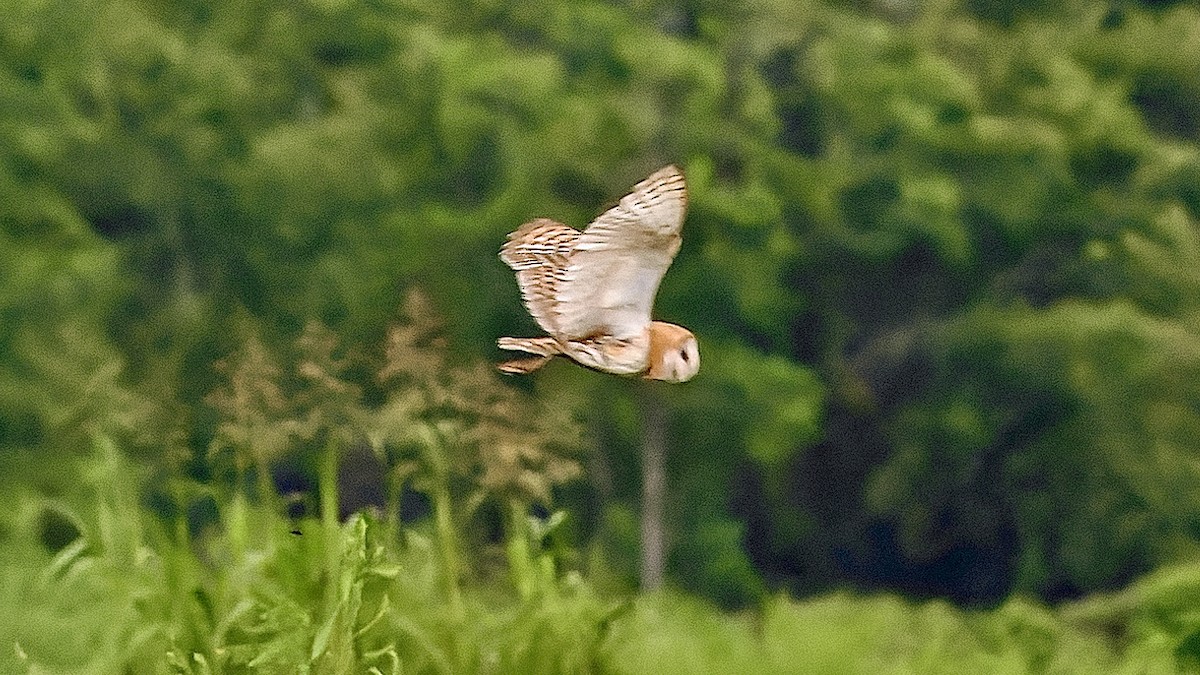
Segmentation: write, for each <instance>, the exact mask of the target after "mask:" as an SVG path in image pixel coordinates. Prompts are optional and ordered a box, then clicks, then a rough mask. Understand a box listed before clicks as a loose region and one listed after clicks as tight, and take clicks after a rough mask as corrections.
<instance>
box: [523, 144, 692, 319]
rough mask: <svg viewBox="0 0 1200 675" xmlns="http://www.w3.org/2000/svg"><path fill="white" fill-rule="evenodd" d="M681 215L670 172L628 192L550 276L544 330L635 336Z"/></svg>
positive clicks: (679, 186) (675, 242) (681, 195)
mask: <svg viewBox="0 0 1200 675" xmlns="http://www.w3.org/2000/svg"><path fill="white" fill-rule="evenodd" d="M686 210H687V188H686V186H685V185H684V180H683V174H682V173H680V171H679V169H677V168H675V167H674V166H667V167H664V168H662V169H659V170H658V171H656V172H654V173H653V174H651V175H650V177H649V178H647V179H646V180H643V181H642V182H640V183H638V184H637V185H635V186H633V191H632V192H630V193H629V194H628V195H626V196H624V197H622V198H621V201H620V202H619V203H617V205H616V206H614V207H612V208H611V209H609V210H608V211H605V212H604V213H603V214H601V215H600V217H599V218H596V220H594V221H593V222H592V224H591V225H589V226H588V227H587V229H585V230H584V231H583V232H582V233H580V234H579V236H578V239H577V240H576V241H574V243H573V250H572V251H571V253H570V255H569V256H568V259H567V262H568V264H567V265H566V267H565V269H564V270H563V273H562V275H561V276H556V282H555V283H556V288H555V290H556V293H557V296H556V297H557V303H555V304H554V310H555V313H556V315H557V316H556V318H555V319H554V320H553V321H552V323H553V325H554V328H555V329H554V330H550V329H549V328H547V330H548V331H550V332H551V333H552V334H554V335H556V336H559V337H562V338H568V339H580V338H586V337H590V336H595V335H612V336H614V337H617V338H628V337H633V336H637V335H641V334H642V332H643V331H644V330H646V328H647V326H649V325H650V310H651V308H652V307H653V305H654V296H655V295H656V294H657V293H658V285H659V282H661V281H662V278H663V275H664V274H666V272H667V268H668V267H670V266H671V261H672V260H674V258H675V254H676V253H678V252H679V245H680V241H681V237H680V230H681V229H682V227H683V217H684V213H685V211H686ZM534 222H537V221H534ZM567 229H570V228H567ZM519 231H520V230H518V232H519ZM572 231H574V230H572ZM522 289H524V284H522ZM530 311H531V312H533V307H532V306H530ZM534 315H535V317H536V316H537V313H536V312H534ZM538 322H539V323H542V321H541V319H539V320H538ZM542 327H543V328H546V324H545V323H542Z"/></svg>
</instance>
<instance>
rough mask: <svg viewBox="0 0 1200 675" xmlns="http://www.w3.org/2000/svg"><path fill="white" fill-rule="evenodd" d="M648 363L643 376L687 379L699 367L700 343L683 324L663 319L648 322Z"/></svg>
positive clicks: (677, 380)
mask: <svg viewBox="0 0 1200 675" xmlns="http://www.w3.org/2000/svg"><path fill="white" fill-rule="evenodd" d="M649 362H650V365H649V367H648V368H647V369H646V375H645V377H646V379H648V380H662V381H664V382H687V381H688V380H690V379H692V378H693V377H695V376H696V373H697V372H699V370H700V346H699V345H698V344H697V343H696V336H695V335H692V331H690V330H688V329H686V328H684V327H683V326H676V325H675V324H673V323H666V322H664V321H652V322H650V359H649Z"/></svg>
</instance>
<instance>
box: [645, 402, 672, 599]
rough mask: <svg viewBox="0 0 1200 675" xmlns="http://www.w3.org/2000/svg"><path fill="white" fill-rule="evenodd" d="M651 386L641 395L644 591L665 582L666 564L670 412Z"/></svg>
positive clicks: (653, 588) (655, 587)
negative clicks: (665, 522) (665, 511)
mask: <svg viewBox="0 0 1200 675" xmlns="http://www.w3.org/2000/svg"><path fill="white" fill-rule="evenodd" d="M651 386H652V385H645V389H643V391H642V396H641V402H642V570H641V571H642V577H641V584H642V590H643V591H652V590H655V589H657V588H659V587H660V586H662V583H663V574H664V570H665V566H666V541H665V535H666V530H665V526H664V522H663V520H664V502H665V500H666V494H667V467H666V464H667V416H666V411H664V410H663V406H662V403H661V402H660V401H659V400H658V397H657V396H655V395H654V391H653V390H652V389H651Z"/></svg>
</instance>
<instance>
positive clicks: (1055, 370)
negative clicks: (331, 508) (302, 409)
mask: <svg viewBox="0 0 1200 675" xmlns="http://www.w3.org/2000/svg"><path fill="white" fill-rule="evenodd" d="M6 12H7V14H6V20H5V22H4V24H3V26H0V85H2V86H0V200H2V201H0V219H2V223H0V224H2V230H0V237H2V239H0V263H2V264H0V279H3V284H2V285H0V313H2V314H0V316H3V319H4V321H3V324H2V326H0V383H2V384H3V386H2V387H0V446H2V448H0V452H3V453H4V454H3V457H4V462H6V463H7V464H10V465H11V466H14V467H15V466H18V465H22V466H28V465H29V464H30V460H29V459H28V458H29V457H31V456H35V454H36V453H46V452H48V451H52V450H57V451H60V452H59V454H57V455H50V456H62V453H61V451H62V450H64V449H69V448H78V447H88V446H89V443H90V441H89V433H87V432H90V438H91V440H94V439H95V438H97V437H101V436H103V437H105V438H107V437H110V436H112V435H122V434H123V435H124V436H123V437H128V438H130V439H131V440H130V443H131V444H133V445H137V444H141V447H143V448H145V447H149V448H153V447H156V445H157V446H164V445H167V444H168V442H167V441H163V440H161V439H160V440H159V441H155V440H153V439H154V438H155V434H154V433H150V435H149V436H148V437H147V436H145V435H144V434H143V437H141V438H140V440H133V439H134V437H135V436H137V434H138V432H139V431H146V430H147V429H151V430H153V429H154V428H155V425H164V426H165V425H167V422H165V421H163V420H172V421H171V423H170V424H172V425H174V427H172V428H175V427H178V426H179V425H180V424H184V426H186V428H188V430H189V431H188V432H187V434H184V435H183V438H182V440H180V434H179V433H178V432H172V434H171V435H170V438H171V439H173V440H171V441H170V442H169V444H170V445H171V447H172V448H173V450H172V452H171V453H156V454H155V453H147V455H146V456H148V457H150V459H148V460H147V461H151V462H153V463H156V464H158V459H157V458H159V457H167V458H169V459H170V461H164V462H162V463H161V464H158V465H157V466H156V470H161V471H165V472H168V473H174V474H179V473H181V472H183V473H187V474H188V475H190V476H191V477H192V478H196V479H205V478H207V477H209V474H208V473H207V472H208V471H210V470H211V467H209V466H208V464H209V463H206V460H205V456H206V455H205V453H204V452H203V450H205V449H207V447H208V445H209V443H211V441H212V439H213V438H214V437H217V436H219V435H220V434H221V433H227V432H228V431H229V429H228V428H226V429H225V430H224V431H223V432H222V431H221V430H220V429H219V428H218V422H217V421H216V420H215V419H214V415H213V413H212V410H211V408H209V407H206V405H205V404H204V397H205V396H206V395H207V394H208V393H209V392H210V391H212V390H213V389H214V388H215V386H216V384H217V382H218V380H219V377H220V373H218V372H217V370H215V369H214V368H213V364H214V363H215V362H216V361H218V360H219V359H220V358H222V357H224V356H226V355H228V354H230V353H231V352H233V351H234V350H235V349H236V348H237V347H238V339H237V336H239V335H241V334H243V327H244V326H245V325H254V326H257V327H258V329H259V330H260V333H261V335H262V336H263V341H264V343H266V345H268V346H272V345H274V346H276V347H277V346H279V345H285V344H290V343H291V342H292V341H293V340H294V339H295V338H296V337H297V336H299V335H301V333H302V329H303V327H304V326H306V325H309V322H310V321H311V320H318V321H320V322H322V323H323V324H324V325H326V326H328V327H329V329H330V330H331V331H333V334H334V335H336V336H337V339H339V340H341V341H342V344H346V345H365V344H378V343H379V342H380V341H381V340H382V339H383V336H384V333H385V327H386V326H387V325H388V324H389V323H390V322H391V321H392V320H393V319H394V318H395V315H396V311H397V307H398V305H399V304H400V297H401V295H402V293H403V292H404V291H405V290H406V289H408V288H412V287H421V288H424V289H426V290H427V291H428V292H429V294H430V296H431V300H432V303H433V304H434V306H435V307H437V308H438V310H439V311H440V312H441V313H443V314H444V315H445V316H446V319H447V321H446V325H447V332H448V338H449V343H450V345H451V350H452V351H453V352H454V354H455V355H454V357H453V358H452V359H451V361H450V362H451V363H455V362H456V361H455V360H458V361H470V360H479V359H490V358H494V356H495V354H494V352H493V351H492V348H491V345H492V341H493V339H494V338H495V336H497V335H503V334H519V333H522V332H526V331H528V330H530V329H531V328H532V323H531V322H529V321H528V319H527V318H525V316H526V315H525V313H524V312H523V311H522V310H521V309H520V307H519V298H518V294H517V290H516V285H515V283H514V282H513V281H512V279H511V277H510V275H509V272H508V271H507V270H506V269H505V268H504V266H503V265H502V264H500V263H499V262H498V261H497V260H496V258H495V251H496V250H497V248H498V246H499V244H500V243H501V241H502V240H503V236H504V234H505V233H506V232H508V231H510V230H511V229H513V228H515V227H516V226H517V225H519V224H520V223H521V222H522V221H524V220H527V219H529V218H532V217H535V216H548V217H554V218H557V219H560V220H562V221H564V222H568V223H571V224H573V225H576V226H582V225H583V224H585V223H586V222H587V220H588V219H589V218H590V217H592V216H594V215H595V214H596V213H598V212H599V211H600V210H601V209H602V208H603V206H604V205H605V202H606V200H612V199H615V198H617V197H618V196H619V195H621V194H622V193H623V191H624V190H625V189H627V188H628V186H629V185H631V184H632V183H633V182H634V181H636V180H638V179H639V178H641V177H642V176H644V175H645V174H646V173H647V172H649V171H650V170H653V169H655V168H657V167H658V166H661V165H662V164H666V163H667V162H676V163H678V164H680V165H681V166H682V167H683V169H684V171H685V172H686V174H687V176H688V182H689V189H690V192H691V207H690V214H689V218H688V221H687V225H686V228H685V237H684V246H683V250H682V252H681V253H680V255H679V257H678V259H677V261H676V263H675V265H674V266H673V268H672V270H671V272H670V274H669V275H668V276H667V278H666V280H665V282H664V284H663V287H662V289H661V292H660V295H659V299H658V306H657V312H658V313H659V314H660V315H661V316H662V318H665V319H668V320H673V321H677V322H679V323H683V324H685V325H688V326H689V327H691V328H693V329H694V330H695V331H696V333H697V334H698V335H699V336H700V341H701V348H702V352H703V361H704V365H703V369H702V372H701V376H700V378H698V379H697V380H695V381H694V382H693V383H690V384H689V385H687V386H685V387H677V388H656V389H652V390H651V391H652V392H653V395H654V396H655V397H656V400H657V402H658V403H657V404H659V405H661V406H662V411H663V413H664V416H665V419H666V428H667V429H668V430H669V433H668V438H669V448H668V453H667V474H668V485H669V495H668V503H667V513H668V514H670V515H671V518H670V519H669V522H668V531H669V533H668V539H669V541H670V544H671V546H670V553H669V563H670V564H669V572H671V579H672V580H673V581H674V582H675V583H677V584H679V585H681V586H684V587H686V588H688V589H690V590H695V591H697V592H700V593H704V594H706V595H708V596H709V597H712V598H714V599H717V600H719V601H721V602H723V603H727V604H737V603H741V602H745V601H747V600H749V599H751V598H754V597H756V596H758V595H760V594H761V593H762V592H763V589H764V588H765V587H766V586H765V583H764V579H766V580H770V581H771V582H772V583H776V582H782V583H785V584H787V585H789V586H790V587H792V588H793V589H794V590H796V591H798V592H809V591H811V590H813V589H816V588H820V587H822V586H824V585H828V584H837V583H841V582H843V581H847V580H848V581H851V582H856V583H863V584H868V585H882V586H886V587H891V588H898V589H902V590H906V591H911V592H917V593H929V594H938V595H947V596H950V597H953V598H956V599H960V600H998V599H1000V598H1001V597H1003V596H1005V595H1006V594H1007V593H1008V592H1010V591H1013V590H1020V591H1025V592H1031V593H1036V594H1040V595H1042V596H1044V597H1049V598H1061V597H1063V596H1069V595H1073V594H1077V593H1080V592H1084V591H1089V590H1094V589H1098V588H1105V587H1109V586H1112V585H1114V584H1116V583H1120V582H1122V581H1124V580H1126V579H1128V578H1129V577H1130V576H1131V575H1133V574H1135V573H1139V572H1142V571H1144V570H1147V569H1149V568H1151V567H1153V566H1156V565H1160V564H1163V563H1165V562H1167V561H1170V560H1173V559H1176V558H1179V557H1181V556H1185V555H1188V554H1190V553H1192V552H1194V546H1195V544H1194V542H1195V536H1196V523H1197V520H1196V519H1197V514H1198V513H1200V497H1198V496H1197V494H1196V491H1195V489H1194V482H1195V480H1194V478H1195V473H1196V464H1195V462H1196V459H1195V458H1196V452H1197V450H1198V449H1200V448H1198V443H1200V441H1197V439H1200V411H1197V409H1196V401H1197V400H1198V394H1200V392H1197V391H1196V386H1195V385H1194V384H1193V382H1194V381H1195V380H1196V378H1195V374H1196V370H1197V366H1198V365H1200V364H1198V361H1197V352H1196V349H1195V347H1194V345H1195V344H1197V337H1198V335H1197V333H1198V331H1200V323H1198V320H1197V317H1198V316H1200V313H1198V309H1200V307H1198V306H1197V303H1198V302H1200V300H1198V298H1200V277H1198V272H1197V271H1196V270H1197V269H1198V267H1197V262H1200V261H1198V260H1197V256H1198V255H1200V243H1198V241H1200V240H1198V236H1197V229H1196V228H1197V223H1196V221H1197V218H1198V217H1200V187H1198V186H1200V182H1198V181H1200V147H1198V146H1197V140H1198V134H1200V122H1198V121H1197V118H1196V113H1195V111H1196V110H1198V109H1200V105H1198V104H1200V71H1197V70H1196V68H1195V63H1197V62H1200V53H1197V50H1198V49H1200V47H1198V46H1197V45H1200V41H1198V40H1197V39H1196V36H1197V34H1200V12H1197V10H1196V9H1195V8H1194V7H1192V6H1190V5H1188V4H1186V3H1166V4H1163V3H1152V4H1149V5H1146V6H1143V5H1142V4H1138V3H1133V2H1121V3H1109V4H1105V5H1094V4H1093V3H1085V2H1070V3H1065V4H1052V3H1045V2H1022V3H1016V4H1012V3H1009V4H1003V3H1000V4H997V3H989V2H965V3H958V2H952V1H949V0H947V1H942V2H928V3H903V2H901V3H882V2H878V3H876V2H852V3H845V2H838V3H811V4H802V3H790V2H783V1H782V0H762V1H760V2H752V3H744V4H737V5H730V4H727V3H715V2H689V3H682V4H678V3H665V2H653V1H646V2H640V1H639V2H603V1H600V0H588V1H586V2H581V3H576V2H570V3H568V2H559V1H556V0H547V1H546V2H542V3H524V4H520V3H513V4H504V3H478V2H446V3H437V4H435V5H430V4H427V3H417V2H405V1H402V0H397V1H395V2H368V3H344V4H339V3H316V2H314V3H300V4H297V3H284V2H278V1H272V0H267V1H265V2H259V3H255V4H252V5H243V4H236V3H217V4H212V3H209V4H196V3H177V2H157V1H138V0H106V1H104V2H100V3H94V2H93V3H83V2H74V1H71V0H64V1H62V2H51V3H47V2H34V1H31V0H17V1H16V2H12V3H10V7H8V8H7V9H6ZM331 339H333V338H331ZM447 367H448V368H449V367H450V366H447ZM339 378H345V379H346V380H347V381H348V382H350V384H351V385H353V386H355V387H360V388H362V392H363V405H364V406H365V407H366V408H368V409H370V408H372V407H373V406H375V407H378V406H379V405H381V404H382V403H383V402H384V401H386V400H387V397H388V393H389V392H387V391H385V389H386V385H381V384H380V383H379V382H373V381H372V380H371V378H370V376H369V375H368V374H367V373H365V371H364V372H358V371H355V370H354V369H350V370H348V371H346V372H342V373H339ZM512 384H513V386H514V387H525V388H528V389H532V390H533V392H534V393H535V394H536V395H537V396H540V397H544V398H547V399H561V400H565V401H571V402H574V405H575V406H576V409H577V410H579V411H580V414H581V416H583V417H585V418H586V421H587V422H588V425H589V428H590V429H591V433H590V435H591V436H592V437H593V438H595V439H596V452H595V453H593V455H592V457H591V458H590V459H589V460H588V462H587V471H586V475H587V481H586V484H580V485H577V486H573V487H564V488H562V489H560V494H559V497H560V499H562V500H564V501H563V503H564V504H566V505H567V506H568V507H569V510H570V511H571V512H572V513H573V514H574V515H575V517H576V520H577V524H578V528H579V534H580V537H581V540H580V542H579V543H581V544H582V545H586V546H588V547H589V548H590V550H592V551H594V552H595V553H596V555H594V556H592V559H593V563H592V564H593V567H594V568H595V570H597V575H600V574H601V571H605V572H610V573H612V575H613V576H614V577H615V578H617V579H625V580H629V579H632V578H633V574H634V563H633V561H634V560H636V555H635V554H634V550H635V548H636V545H637V541H636V537H635V536H634V523H635V522H636V519H635V518H633V514H634V513H635V512H636V511H637V508H638V501H639V492H638V485H639V476H638V473H639V471H638V466H639V464H638V461H637V449H638V447H639V444H640V442H641V441H640V438H641V437H640V431H639V429H640V425H641V424H642V419H643V413H644V412H645V411H644V409H643V406H642V404H641V403H639V401H640V399H639V396H640V394H639V393H638V388H639V387H638V385H640V384H641V383H634V382H630V381H625V380H616V379H612V378H605V377H601V376H600V375H598V374H595V373H591V372H587V371H583V370H580V369H573V368H571V367H569V366H568V365H567V364H556V365H555V366H552V367H550V368H548V369H547V370H546V371H545V372H544V373H539V376H538V377H537V378H536V379H535V381H533V382H522V383H516V382H514V383H512ZM348 386H349V385H348ZM152 404H153V405H152ZM326 412H329V411H326ZM148 420H153V421H148ZM364 424H365V423H364ZM81 430H82V431H84V432H85V433H83V434H80V433H79V432H80V431H81ZM363 433H364V434H366V431H365V430H364V431H363ZM167 437H168V434H167V433H166V432H163V434H162V438H167ZM349 444H350V443H349V442H347V445H349ZM180 446H186V447H187V448H190V449H191V450H192V452H191V453H190V454H189V453H186V452H180ZM131 447H132V446H131ZM268 454H270V456H271V459H270V461H276V457H275V455H274V453H268ZM181 457H187V459H180V458H181ZM263 457H264V458H265V457H267V454H264V455H263ZM256 461H259V460H256ZM262 462H263V463H269V462H267V460H265V459H263V460H262ZM30 470H31V471H34V470H35V469H30ZM260 472H261V471H260ZM7 475H9V476H12V478H8V479H7V480H12V481H16V480H19V479H18V478H16V476H24V475H28V474H27V473H21V472H8V473H7ZM63 475H64V476H66V475H70V474H63ZM21 480H23V479H21ZM264 491H265V489H264ZM510 515H511V514H510Z"/></svg>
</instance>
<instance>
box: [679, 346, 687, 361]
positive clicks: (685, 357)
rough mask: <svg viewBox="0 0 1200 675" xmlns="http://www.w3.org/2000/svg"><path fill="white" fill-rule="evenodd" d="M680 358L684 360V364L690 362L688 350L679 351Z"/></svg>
mask: <svg viewBox="0 0 1200 675" xmlns="http://www.w3.org/2000/svg"><path fill="white" fill-rule="evenodd" d="M679 358H681V359H683V362H684V363H687V362H688V354H687V350H686V349H680V350H679Z"/></svg>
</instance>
